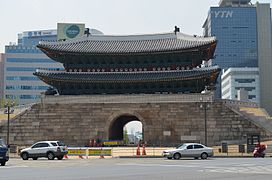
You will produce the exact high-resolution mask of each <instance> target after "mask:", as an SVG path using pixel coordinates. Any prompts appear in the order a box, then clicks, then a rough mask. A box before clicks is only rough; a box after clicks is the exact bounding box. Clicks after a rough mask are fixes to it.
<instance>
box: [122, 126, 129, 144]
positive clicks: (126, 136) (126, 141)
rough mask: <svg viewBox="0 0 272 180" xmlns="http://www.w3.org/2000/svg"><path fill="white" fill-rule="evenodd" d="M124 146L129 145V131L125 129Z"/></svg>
mask: <svg viewBox="0 0 272 180" xmlns="http://www.w3.org/2000/svg"><path fill="white" fill-rule="evenodd" d="M123 137H124V139H123V140H124V144H128V143H129V139H128V132H127V129H126V128H125V129H124V136H123Z"/></svg>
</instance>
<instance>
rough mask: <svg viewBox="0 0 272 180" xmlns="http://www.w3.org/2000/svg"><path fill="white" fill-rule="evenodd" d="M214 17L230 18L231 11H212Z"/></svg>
mask: <svg viewBox="0 0 272 180" xmlns="http://www.w3.org/2000/svg"><path fill="white" fill-rule="evenodd" d="M212 13H213V14H214V16H215V18H232V15H233V11H213V12H212Z"/></svg>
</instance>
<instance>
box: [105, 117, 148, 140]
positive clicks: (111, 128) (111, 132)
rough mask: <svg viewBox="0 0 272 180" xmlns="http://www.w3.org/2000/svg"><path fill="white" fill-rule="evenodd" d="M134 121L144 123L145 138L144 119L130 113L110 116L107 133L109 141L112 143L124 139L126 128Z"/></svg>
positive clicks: (143, 124)
mask: <svg viewBox="0 0 272 180" xmlns="http://www.w3.org/2000/svg"><path fill="white" fill-rule="evenodd" d="M132 121H139V122H141V123H142V133H143V138H144V129H145V121H144V119H143V118H142V117H141V116H140V115H139V114H137V113H134V112H129V113H120V112H118V113H115V114H114V115H112V116H110V118H109V119H108V121H107V125H106V129H105V132H108V135H107V137H108V140H110V141H115V140H117V141H119V140H123V139H124V137H123V136H124V130H123V129H124V126H125V125H126V124H127V123H129V122H132Z"/></svg>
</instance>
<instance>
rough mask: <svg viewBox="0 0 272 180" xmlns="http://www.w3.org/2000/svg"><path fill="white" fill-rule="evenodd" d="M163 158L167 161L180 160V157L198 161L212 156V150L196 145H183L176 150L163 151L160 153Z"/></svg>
mask: <svg viewBox="0 0 272 180" xmlns="http://www.w3.org/2000/svg"><path fill="white" fill-rule="evenodd" d="M162 155H163V157H167V158H168V159H172V158H174V159H180V158H181V157H193V158H195V159H198V158H199V157H200V158H201V159H207V158H208V157H212V156H213V149H212V148H210V147H206V146H204V145H202V144H198V143H185V144H182V145H180V146H179V147H177V148H176V149H169V150H165V151H163V153H162Z"/></svg>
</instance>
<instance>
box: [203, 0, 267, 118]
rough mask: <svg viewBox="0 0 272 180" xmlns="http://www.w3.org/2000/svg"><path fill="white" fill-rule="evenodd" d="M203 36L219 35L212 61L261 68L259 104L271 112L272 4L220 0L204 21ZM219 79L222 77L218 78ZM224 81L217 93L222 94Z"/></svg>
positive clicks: (235, 66) (219, 85) (222, 64)
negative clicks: (271, 6)
mask: <svg viewBox="0 0 272 180" xmlns="http://www.w3.org/2000/svg"><path fill="white" fill-rule="evenodd" d="M203 28H204V36H216V38H217V40H218V43H217V48H216V51H215V59H214V60H213V63H215V64H217V65H219V67H220V68H222V69H224V70H225V71H226V70H227V69H228V68H231V67H232V68H246V67H248V68H252V67H253V68H258V70H259V72H260V73H259V76H260V82H259V84H256V85H257V86H259V87H256V88H260V105H261V107H263V108H265V109H266V110H267V111H268V112H269V113H270V114H272V108H271V107H272V103H271V102H269V101H268V100H267V99H269V98H271V97H272V85H269V84H271V82H269V81H270V80H269V78H271V75H270V72H271V71H272V61H271V59H272V56H271V55H272V54H271V45H272V43H271V34H272V31H271V9H270V4H260V3H257V4H251V2H250V0H221V1H220V3H219V6H218V7H211V8H210V10H209V12H208V17H207V19H206V21H205V23H204V25H203ZM219 80H220V78H219ZM221 91H222V88H221V82H219V83H217V89H216V97H217V98H222V97H223V96H222V94H221Z"/></svg>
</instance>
